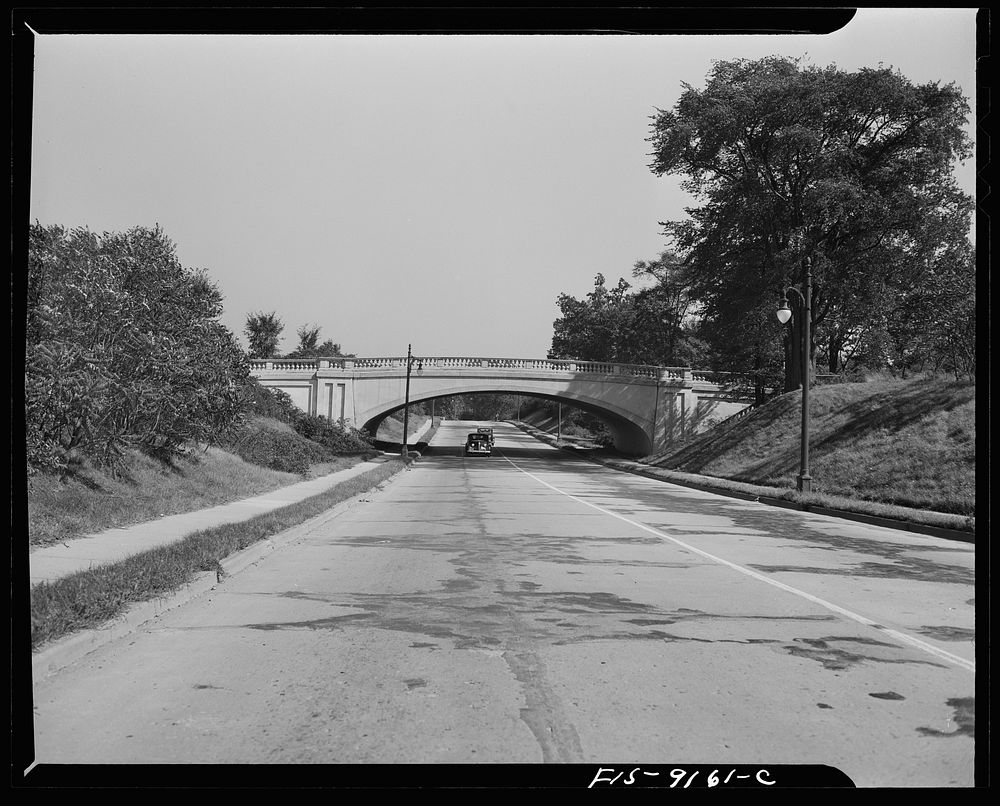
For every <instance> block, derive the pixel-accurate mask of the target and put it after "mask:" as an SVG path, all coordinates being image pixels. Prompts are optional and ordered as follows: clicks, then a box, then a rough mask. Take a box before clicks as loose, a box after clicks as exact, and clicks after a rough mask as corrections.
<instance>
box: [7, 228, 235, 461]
mask: <svg viewBox="0 0 1000 806" xmlns="http://www.w3.org/2000/svg"><path fill="white" fill-rule="evenodd" d="M27 292H28V293H27V322H26V337H27V338H26V355H25V415H26V426H27V445H28V465H29V472H31V471H32V470H34V469H39V468H47V469H50V470H60V471H62V472H66V471H67V470H68V468H69V467H70V465H71V464H73V463H74V462H75V461H76V460H77V459H78V458H82V457H84V456H86V457H88V458H90V459H92V460H93V461H95V462H96V463H97V464H99V465H102V466H110V467H112V468H113V467H115V466H117V464H118V463H119V461H120V460H121V458H122V457H123V456H124V454H125V452H126V451H127V450H129V449H133V448H139V449H142V450H144V451H146V452H148V453H152V454H157V455H161V456H169V455H171V454H173V453H176V452H177V451H178V450H179V449H180V448H181V447H182V446H183V445H185V444H188V443H193V442H210V441H213V440H215V439H217V438H218V437H219V436H220V435H222V434H224V433H226V432H227V431H228V430H230V429H232V428H235V427H238V426H239V424H240V423H241V416H242V406H243V402H242V396H241V392H240V390H241V389H242V388H243V386H244V383H245V379H246V377H247V375H248V364H247V358H246V355H245V354H244V353H243V351H242V350H241V349H240V347H239V345H238V343H237V342H236V339H235V337H234V336H233V334H232V333H230V332H229V330H227V329H226V328H225V327H224V326H223V325H222V324H220V323H219V321H218V317H219V316H220V315H221V313H222V295H221V294H220V292H219V290H218V289H217V288H216V287H215V285H214V284H212V283H211V282H210V281H209V280H208V278H207V277H206V275H205V274H204V273H203V272H201V271H195V270H192V269H188V268H185V267H183V266H182V265H181V264H180V262H179V261H178V260H177V257H176V254H175V247H174V245H173V243H172V242H171V241H170V240H169V239H168V238H167V237H166V236H165V235H164V233H163V232H162V231H161V230H160V229H159V228H156V229H147V228H143V227H136V228H133V229H131V230H129V231H128V232H124V233H104V234H102V235H100V236H98V235H95V234H94V233H92V232H90V231H89V230H86V229H75V230H72V231H66V230H64V229H63V228H62V227H58V226H52V227H42V226H41V225H38V224H36V225H34V226H32V227H31V230H30V236H29V262H28V278H27Z"/></svg>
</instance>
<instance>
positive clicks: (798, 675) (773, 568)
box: [34, 421, 975, 786]
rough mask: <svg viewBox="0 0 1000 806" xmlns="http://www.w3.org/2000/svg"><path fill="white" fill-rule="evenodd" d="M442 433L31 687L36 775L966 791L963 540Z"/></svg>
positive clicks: (969, 586)
mask: <svg viewBox="0 0 1000 806" xmlns="http://www.w3.org/2000/svg"><path fill="white" fill-rule="evenodd" d="M480 424H481V423H470V422H465V423H459V422H450V421H449V422H446V423H444V424H443V425H442V427H441V428H440V429H439V430H438V432H437V434H436V436H435V439H434V441H433V443H432V446H433V449H432V450H431V451H430V452H429V453H428V455H426V456H424V457H423V458H422V459H421V460H420V461H419V462H417V463H415V464H413V465H412V466H411V467H410V469H409V470H407V471H406V472H405V473H403V474H401V475H399V476H397V477H396V478H395V479H394V480H392V481H391V482H389V483H388V484H387V485H385V487H384V488H383V489H381V490H380V491H376V492H373V493H372V494H370V495H368V496H365V500H363V501H358V502H356V503H355V504H353V506H351V507H350V508H348V509H346V511H342V512H340V513H339V514H337V515H336V516H330V517H328V518H320V519H319V520H318V521H313V522H312V523H311V524H310V525H309V526H308V527H307V528H300V529H299V530H298V532H297V533H296V534H295V536H294V539H292V540H290V541H288V542H287V543H286V544H285V545H284V546H283V547H282V548H281V549H279V550H277V551H275V552H273V553H272V554H270V555H268V556H267V557H266V558H265V559H262V560H261V561H260V562H258V563H256V564H255V565H252V566H251V567H249V568H246V569H245V570H243V571H241V572H239V573H236V574H233V575H231V576H229V577H227V578H224V579H223V580H222V581H221V582H220V583H219V584H218V585H216V586H215V587H214V588H213V589H212V590H211V591H210V592H208V593H206V594H203V595H201V596H199V597H197V598H194V599H192V600H191V601H189V602H187V603H186V604H183V605H180V606H178V607H175V608H173V609H171V610H168V611H167V612H165V613H164V614H162V615H161V616H159V617H158V618H157V619H155V620H153V621H152V622H148V623H147V624H145V625H144V626H143V627H142V628H140V629H139V630H138V631H137V632H135V633H133V634H132V635H131V636H129V637H128V638H127V639H124V640H120V641H117V642H114V643H112V644H109V645H108V646H106V647H104V648H102V649H100V650H98V651H96V652H94V653H92V654H91V655H89V656H87V657H86V658H84V659H83V660H81V661H79V662H77V663H75V664H73V665H72V666H70V667H68V668H66V669H64V670H62V671H61V672H59V673H57V674H54V675H51V676H49V677H47V678H45V679H42V680H38V681H36V683H35V686H34V708H35V740H36V759H37V761H38V763H40V764H112V765H114V764H177V763H186V764H296V765H305V764H330V763H332V764H404V763H407V764H410V763H416V764H429V765H430V764H467V763H505V764H519V763H526V764H535V763H542V762H545V763H570V764H572V763H578V764H594V765H597V764H603V765H604V766H611V765H612V764H613V763H616V764H619V765H622V766H623V768H631V767H637V766H639V765H664V764H680V763H690V764H693V763H702V764H719V765H723V764H771V765H774V764H822V765H829V766H832V767H835V768H837V769H839V770H841V771H842V772H844V773H845V774H846V775H848V776H849V777H850V778H851V779H852V780H853V782H854V783H855V784H856V785H858V786H971V785H972V783H973V754H974V717H973V712H974V696H975V667H974V661H975V651H974V605H975V601H974V597H975V591H974V584H973V583H974V549H973V547H972V546H971V545H969V544H965V543H957V542H951V541H947V540H943V539H938V538H933V537H925V536H920V535H914V534H912V533H906V532H900V531H894V530H890V529H885V528H880V527H871V526H866V525H863V524H859V523H853V522H849V521H843V520H837V519H834V518H829V517H824V516H818V515H810V514H806V513H801V512H797V511H792V510H784V509H778V508H773V507H767V506H764V505H761V504H756V503H752V502H745V501H739V500H735V499H730V498H725V497H721V496H715V495H711V494H708V493H704V492H700V491H695V490H691V489H686V488H682V487H678V486H675V485H671V484H666V483H664V482H661V481H654V480H652V479H646V478H642V477H639V476H635V475H630V474H626V473H621V472H617V471H613V470H610V469H607V468H604V467H601V466H599V465H596V464H592V463H589V462H586V461H584V460H581V459H579V458H576V457H574V456H572V455H570V454H568V453H565V452H561V451H557V450H554V449H552V448H550V447H548V446H546V445H543V444H541V443H539V442H537V441H536V440H534V439H532V438H531V437H529V436H527V435H525V434H523V433H521V432H520V431H518V430H517V429H515V428H514V427H513V426H510V425H502V424H491V425H494V427H495V428H496V446H495V449H494V454H493V456H492V457H490V458H485V457H468V458H467V457H464V456H463V455H462V446H463V444H464V441H465V435H466V433H467V432H468V431H470V430H474V429H475V426H477V425H480Z"/></svg>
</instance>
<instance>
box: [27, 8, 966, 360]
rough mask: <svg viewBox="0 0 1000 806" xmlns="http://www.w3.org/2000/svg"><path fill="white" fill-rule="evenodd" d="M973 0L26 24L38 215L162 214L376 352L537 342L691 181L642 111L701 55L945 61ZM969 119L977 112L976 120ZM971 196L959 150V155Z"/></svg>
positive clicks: (691, 76)
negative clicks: (581, 24)
mask: <svg viewBox="0 0 1000 806" xmlns="http://www.w3.org/2000/svg"><path fill="white" fill-rule="evenodd" d="M975 25H976V9H974V8H967V9H922V8H911V9H881V10H875V9H862V10H860V11H859V12H858V14H857V16H856V17H855V19H854V20H853V21H852V22H851V23H850V24H849V25H848V26H847V27H846V28H844V29H843V30H841V31H838V32H836V33H833V34H828V35H823V36H811V35H806V36H796V37H791V36H746V35H744V36H711V37H706V36H669V35H659V36H645V35H640V36H619V35H602V36H448V37H440V36H383V35H378V36H294V37H292V36H276V35H269V36H253V37H251V36H195V35H147V36H135V35H124V34H115V35H72V36H68V35H43V36H37V37H36V39H35V65H34V67H35V84H34V97H33V104H34V108H33V120H32V124H33V125H32V163H31V167H32V177H31V200H30V215H31V220H32V221H35V220H38V221H39V222H40V223H41V224H42V225H49V224H60V225H62V226H65V227H76V226H85V227H89V228H90V229H91V230H93V231H95V232H101V231H105V230H107V231H124V230H127V229H129V228H131V227H134V226H144V227H154V226H156V225H159V226H160V227H162V229H163V231H164V232H165V233H166V235H167V236H168V237H169V238H171V239H172V240H173V241H174V242H175V243H176V246H177V256H178V258H179V259H180V260H181V262H182V263H183V264H184V265H185V266H188V267H192V268H203V269H205V270H206V272H207V273H208V275H209V277H210V278H211V279H212V280H214V281H215V282H216V283H217V284H218V286H219V289H220V291H221V292H222V295H223V298H224V302H223V304H224V313H223V315H222V321H223V323H224V324H226V325H227V327H229V328H230V329H231V330H232V331H233V333H234V334H236V335H237V336H238V337H239V338H240V339H241V340H242V341H244V343H245V336H243V334H242V331H243V326H244V324H245V322H246V317H247V315H248V314H250V313H252V312H257V311H272V310H273V311H275V312H276V313H277V315H278V316H279V317H280V318H281V319H282V321H284V322H285V323H286V328H285V331H284V334H283V336H284V338H283V342H282V344H281V346H280V347H279V349H280V350H282V351H289V350H293V349H295V347H296V344H297V338H296V331H297V329H298V328H300V327H302V326H304V325H312V326H318V327H319V328H320V329H321V332H320V335H319V339H320V341H325V340H326V339H332V340H333V341H334V342H336V343H337V344H340V345H342V346H343V349H344V351H345V352H351V353H356V354H358V355H363V356H364V355H367V356H385V355H405V353H406V349H407V345H408V344H412V345H413V351H414V353H415V354H417V355H439V356H443V355H489V356H505V357H524V358H531V357H541V356H544V355H545V353H546V352H547V351H548V349H549V347H550V345H551V341H552V335H553V322H554V320H555V319H556V318H557V317H558V316H559V309H558V307H557V299H558V297H559V295H560V294H563V293H566V294H570V295H573V296H577V297H582V296H583V295H585V294H586V293H587V292H588V291H589V290H590V289H592V288H593V284H594V278H595V276H596V275H597V274H598V273H601V274H603V275H604V276H605V277H607V278H608V282H609V284H610V285H614V284H615V283H616V281H617V279H618V278H619V277H625V278H631V272H632V267H633V265H634V264H635V263H636V262H637V261H641V260H647V261H648V260H653V259H655V258H656V257H657V256H658V255H659V254H660V253H661V252H662V251H663V249H664V248H665V247H666V245H667V243H666V238H665V236H664V235H663V227H662V226H661V224H660V222H664V221H668V220H675V219H678V218H682V217H683V216H684V207H685V206H686V205H689V204H690V203H691V202H690V200H689V199H688V198H687V197H686V196H685V194H684V193H683V192H682V191H681V190H680V187H679V186H680V180H679V179H678V178H676V177H656V176H654V174H653V173H652V172H651V171H650V169H649V164H650V162H651V157H650V153H651V150H652V149H651V147H650V144H649V143H648V142H647V141H646V138H648V137H649V136H650V124H651V119H652V117H653V116H654V115H655V114H656V111H657V109H670V108H672V107H673V105H674V104H675V103H676V102H677V100H678V98H679V97H680V95H681V93H682V92H683V84H684V83H688V84H691V85H694V86H701V85H703V84H704V81H705V79H706V77H707V75H708V73H709V71H710V69H711V66H712V63H713V61H716V60H720V59H733V58H748V59H757V58H762V57H764V56H768V55H781V56H789V57H804V58H805V59H806V60H807V61H808V62H809V63H812V64H816V65H820V66H825V65H828V64H835V65H836V66H837V67H840V68H842V69H845V70H853V69H857V68H858V67H862V66H871V67H875V66H878V65H879V64H882V65H884V66H886V67H892V68H895V69H898V70H899V71H900V72H901V73H902V74H903V75H904V76H905V77H906V78H907V79H909V80H911V81H913V82H915V83H924V82H932V81H937V82H940V83H942V84H947V83H951V82H955V83H956V84H957V85H958V86H959V87H961V88H962V90H963V92H964V93H965V94H966V96H967V97H968V98H969V101H970V105H971V106H972V108H973V116H974V114H975V55H976V53H975ZM969 132H970V136H972V135H974V126H973V123H972V121H971V120H970V122H969ZM958 177H959V181H960V184H961V186H962V187H963V188H964V189H965V190H966V191H967V192H969V193H974V192H975V179H974V177H975V174H974V163H971V162H970V163H969V164H967V165H965V166H963V167H960V168H959V172H958Z"/></svg>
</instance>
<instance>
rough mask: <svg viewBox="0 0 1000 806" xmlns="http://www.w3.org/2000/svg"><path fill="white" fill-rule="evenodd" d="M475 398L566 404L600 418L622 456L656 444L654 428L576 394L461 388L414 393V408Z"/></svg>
mask: <svg viewBox="0 0 1000 806" xmlns="http://www.w3.org/2000/svg"><path fill="white" fill-rule="evenodd" d="M472 394H495V395H524V396H525V397H537V398H542V399H545V400H552V401H554V402H558V403H566V404H568V405H571V406H575V407H577V408H579V409H582V410H583V411H586V412H588V413H590V414H593V415H595V416H597V417H598V418H599V419H600V420H601V422H603V423H604V424H605V425H607V427H608V431H610V432H611V436H612V438H613V439H614V444H615V448H617V449H618V450H619V451H621V452H622V453H627V454H632V455H635V456H644V455H647V454H649V453H651V452H652V447H653V446H652V440H651V439H650V435H649V433H648V432H647V430H646V429H647V428H649V427H650V426H651V425H652V424H651V423H645V422H641V423H640V422H636V421H635V419H633V418H634V415H632V414H631V413H630V412H628V411H626V410H623V409H620V408H619V407H617V406H615V405H614V404H613V403H608V402H606V401H595V400H593V399H588V398H587V397H585V396H582V395H580V394H575V393H573V392H572V391H570V390H567V391H565V392H563V393H560V394H553V393H551V392H543V391H539V390H537V389H513V388H510V387H506V386H505V387H504V388H497V387H496V386H490V385H488V384H483V385H471V386H462V387H461V388H457V389H456V390H454V391H449V392H447V393H445V394H442V393H441V392H440V391H435V392H434V393H433V394H423V395H422V394H420V393H419V392H418V393H416V394H414V393H413V390H412V389H411V394H410V405H415V404H417V403H424V402H427V401H430V400H441V399H443V398H447V397H454V396H456V395H472ZM405 405H406V401H405V399H397V400H392V401H386V402H385V403H384V404H383V405H382V406H379V410H378V412H377V413H372V412H368V413H367V414H366V415H365V416H366V417H367V420H366V421H365V424H364V426H363V428H365V430H367V431H368V432H369V433H370V434H374V433H376V432H377V431H378V427H379V425H381V424H382V422H383V421H384V420H385V419H386V418H387V417H388V416H389V415H391V414H393V413H394V412H398V411H401V410H402V409H403V407H404V406H405Z"/></svg>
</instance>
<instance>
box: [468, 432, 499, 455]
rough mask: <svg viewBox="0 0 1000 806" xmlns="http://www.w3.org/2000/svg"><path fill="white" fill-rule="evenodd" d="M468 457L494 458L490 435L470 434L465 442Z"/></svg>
mask: <svg viewBox="0 0 1000 806" xmlns="http://www.w3.org/2000/svg"><path fill="white" fill-rule="evenodd" d="M465 455H466V456H492V455H493V448H492V446H491V445H490V437H489V434H480V433H479V432H476V433H475V434H469V436H468V437H466V440H465Z"/></svg>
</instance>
